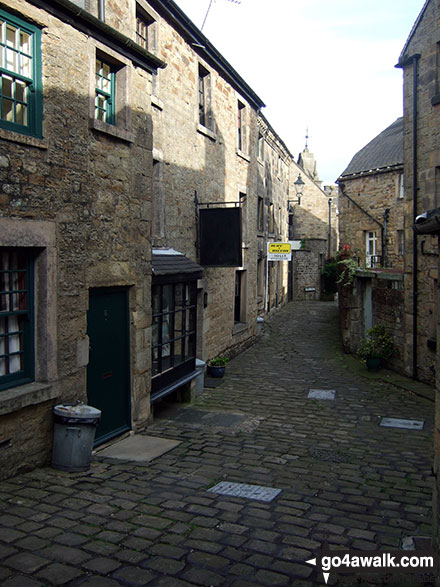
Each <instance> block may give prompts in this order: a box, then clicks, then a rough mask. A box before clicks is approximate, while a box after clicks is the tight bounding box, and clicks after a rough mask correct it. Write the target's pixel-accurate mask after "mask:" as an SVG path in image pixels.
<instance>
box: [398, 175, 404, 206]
mask: <svg viewBox="0 0 440 587" xmlns="http://www.w3.org/2000/svg"><path fill="white" fill-rule="evenodd" d="M397 197H398V199H399V200H401V199H403V198H404V197H405V176H404V175H403V173H400V174H399V187H398V191H397Z"/></svg>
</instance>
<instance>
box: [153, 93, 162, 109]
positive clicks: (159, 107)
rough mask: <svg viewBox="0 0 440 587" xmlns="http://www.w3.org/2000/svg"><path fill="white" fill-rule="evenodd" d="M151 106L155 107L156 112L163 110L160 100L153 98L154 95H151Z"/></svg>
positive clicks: (156, 97)
mask: <svg viewBox="0 0 440 587" xmlns="http://www.w3.org/2000/svg"><path fill="white" fill-rule="evenodd" d="M151 105H152V106H155V107H156V108H157V109H158V110H163V102H162V100H161V99H160V98H159V97H158V96H155V95H154V94H152V95H151Z"/></svg>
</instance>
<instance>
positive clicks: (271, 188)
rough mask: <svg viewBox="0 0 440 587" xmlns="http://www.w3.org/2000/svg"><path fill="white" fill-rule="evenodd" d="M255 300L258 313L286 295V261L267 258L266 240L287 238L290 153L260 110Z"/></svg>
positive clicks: (280, 240)
mask: <svg viewBox="0 0 440 587" xmlns="http://www.w3.org/2000/svg"><path fill="white" fill-rule="evenodd" d="M257 161H258V172H257V192H256V195H257V202H256V209H257V222H256V228H257V266H256V269H257V273H256V276H257V303H258V313H259V314H260V315H263V314H265V313H266V312H270V311H271V310H272V309H274V308H277V307H278V306H279V305H280V304H282V303H284V302H285V301H287V299H288V295H289V291H288V290H289V281H288V278H289V267H290V262H289V261H268V260H267V250H268V248H267V247H268V243H270V242H288V241H289V213H288V212H289V210H288V204H287V201H288V199H289V197H290V196H289V193H290V191H289V185H290V174H291V164H292V156H291V154H290V152H289V150H288V149H287V147H286V146H285V144H284V143H283V141H282V140H281V139H280V137H279V136H278V135H277V133H276V132H275V131H274V129H273V128H272V127H271V125H270V124H269V122H268V120H267V119H266V118H265V117H264V116H263V115H262V114H261V113H260V114H259V116H258V143H257Z"/></svg>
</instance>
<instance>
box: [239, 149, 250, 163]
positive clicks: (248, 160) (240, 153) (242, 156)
mask: <svg viewBox="0 0 440 587" xmlns="http://www.w3.org/2000/svg"><path fill="white" fill-rule="evenodd" d="M237 155H238V156H239V157H241V158H242V159H244V160H245V161H247V162H248V163H250V161H251V158H250V157H249V155H246V153H243V151H240V149H237Z"/></svg>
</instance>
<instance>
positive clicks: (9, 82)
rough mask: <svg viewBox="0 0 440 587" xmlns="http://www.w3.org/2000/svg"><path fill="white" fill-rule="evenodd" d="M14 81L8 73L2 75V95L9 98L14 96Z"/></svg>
mask: <svg viewBox="0 0 440 587" xmlns="http://www.w3.org/2000/svg"><path fill="white" fill-rule="evenodd" d="M13 84H14V81H13V79H12V78H11V77H9V76H8V75H3V76H2V95H3V96H5V97H7V98H12V88H13Z"/></svg>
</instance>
